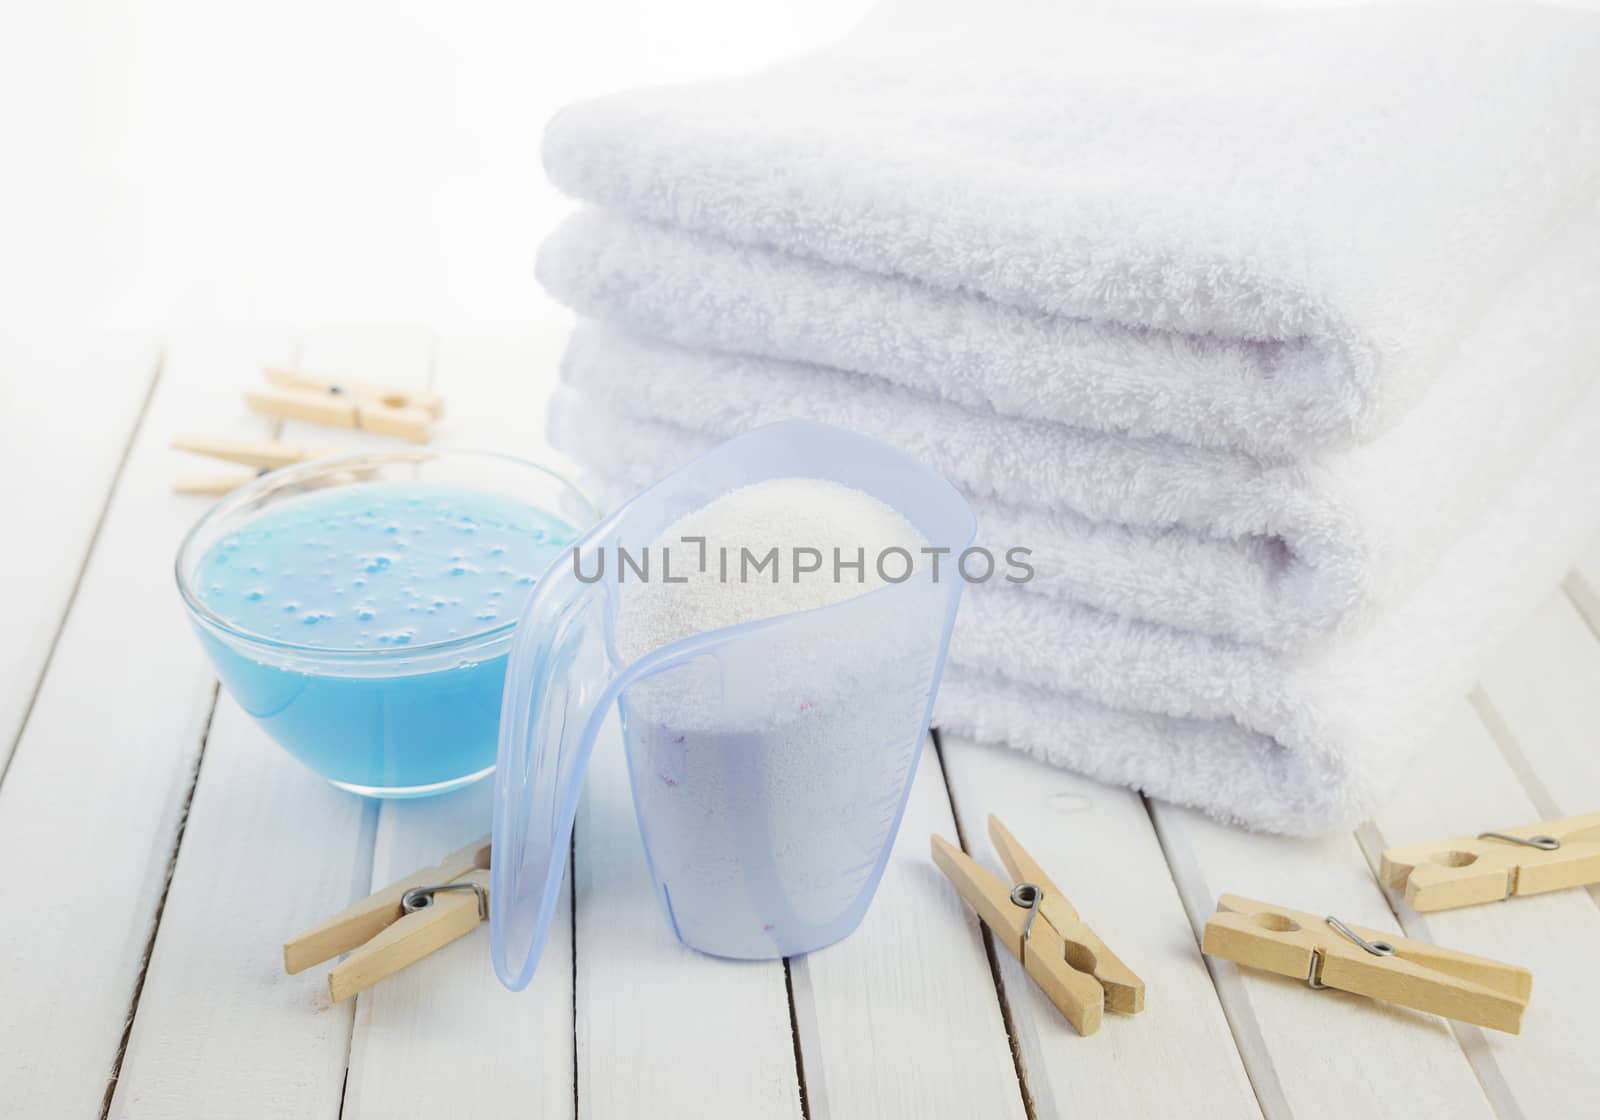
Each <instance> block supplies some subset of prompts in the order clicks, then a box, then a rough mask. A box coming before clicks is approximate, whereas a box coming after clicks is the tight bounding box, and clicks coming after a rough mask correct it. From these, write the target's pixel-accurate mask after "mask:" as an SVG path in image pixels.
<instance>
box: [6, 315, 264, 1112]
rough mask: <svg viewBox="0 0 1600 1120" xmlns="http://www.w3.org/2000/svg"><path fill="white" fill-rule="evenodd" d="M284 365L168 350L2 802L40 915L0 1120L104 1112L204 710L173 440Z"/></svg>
mask: <svg viewBox="0 0 1600 1120" xmlns="http://www.w3.org/2000/svg"><path fill="white" fill-rule="evenodd" d="M287 349H288V346H287V343H286V341H285V340H284V339H282V338H281V337H273V336H260V337H239V336H235V337H233V338H231V339H229V340H227V341H226V342H221V343H216V344H210V345H207V344H203V343H199V342H197V343H196V344H194V345H192V346H187V347H183V348H174V349H170V350H169V351H168V353H167V356H166V360H165V363H164V367H163V373H162V377H161V379H160V382H159V384H158V387H157V391H156V394H155V397H154V399H153V400H152V401H151V404H150V408H149V410H148V412H147V415H146V417H145V422H144V423H143V424H142V425H141V428H140V431H139V434H138V437H137V439H136V440H135V443H134V446H133V449H132V452H131V454H130V456H129V458H128V462H127V465H126V467H125V469H124V470H123V472H122V475H121V477H120V478H119V480H118V482H117V486H116V489H115V491H114V492H113V495H112V499H111V504H110V507H109V509H108V511H107V513H106V517H105V520H104V522H103V524H102V527H101V530H100V534H99V536H98V539H97V543H96V546H95V549H94V552H93V554H92V555H91V556H90V558H89V562H88V565H87V567H86V568H85V570H84V574H83V579H82V582H81V583H80V585H79V588H78V593H77V596H76V598H75V600H74V602H73V606H72V610H71V612H70V614H69V616H68V618H67V620H66V624H65V626H64V627H63V629H62V632H61V636H60V638H59V640H58V643H57V646H56V651H55V655H54V656H53V658H52V659H51V663H50V666H49V669H48V671H47V672H46V674H45V677H44V680H43V682H42V683H41V685H40V688H39V693H38V697H37V699H36V701H35V703H34V707H33V711H32V714H31V716H30V718H29V720H28V724H27V726H26V727H25V728H24V729H23V733H22V737H21V739H20V741H19V743H18V746H17V751H16V754H15V757H14V758H13V759H12V762H11V768H10V771H9V772H8V774H7V775H6V781H5V784H4V785H3V786H0V882H4V883H6V884H7V890H9V891H15V892H17V893H16V895H14V897H19V898H35V899H39V900H41V904H40V905H39V906H38V907H36V908H34V909H32V910H31V911H30V913H29V917H28V920H27V921H12V922H7V923H6V924H5V927H4V931H3V932H0V991H4V992H5V996H6V998H5V999H4V1000H0V1053H3V1054H5V1055H6V1062H7V1074H6V1091H5V1093H4V1094H0V1115H5V1116H21V1117H35V1116H90V1115H94V1114H95V1113H96V1112H98V1111H99V1110H100V1109H101V1107H102V1103H103V1098H104V1096H105V1093H106V1087H107V1078H108V1077H109V1076H110V1074H111V1072H112V1069H113V1067H114V1064H115V1062H116V1058H117V1053H118V1049H119V1046H120V1044H121V1042H122V1038H123V1030H124V1024H125V1021H126V1017H127V1014H128V1009H129V1006H130V1002H131V1000H132V998H133V995H134V992H135V988H136V985H137V983H138V978H139V974H140V969H141V966H142V964H143V961H144V957H145V953H146V949H147V946H148V944H149V939H150V931H151V928H152V924H153V922H154V919H155V915H156V912H157V908H158V906H159V904H160V901H161V898H162V895H163V889H164V887H165V883H166V880H167V874H168V869H169V866H170V861H171V858H172V853H173V849H174V841H175V837H176V835H177V832H178V829H179V827H180V824H181V821H182V818H183V814H184V811H185V805H186V802H187V800H188V797H189V794H190V790H191V787H192V783H193V769H194V765H195V759H196V756H197V754H198V752H199V749H200V744H201V738H202V735H203V733H204V730H205V727H206V722H207V719H208V716H209V713H210V710H211V703H212V694H213V685H212V678H211V674H210V670H209V667H208V666H207V665H206V663H205V658H204V655H203V654H202V653H201V650H200V646H199V644H198V643H197V642H196V641H195V638H194V635H193V633H191V632H190V629H189V625H188V622H187V621H186V620H185V618H184V616H183V611H182V609H181V607H180V606H179V603H178V599H177V594H176V592H175V591H174V590H173V587H172V559H173V555H174V554H175V552H176V550H177V546H178V541H179V539H180V538H181V537H182V535H183V534H184V532H185V531H187V529H188V528H189V525H190V523H191V522H192V521H193V519H194V518H195V516H196V515H197V507H196V506H195V505H194V504H193V503H192V502H186V501H182V500H179V499H177V498H175V497H174V496H173V495H172V494H171V492H170V487H171V480H172V475H173V468H174V464H173V457H172V455H171V453H170V452H169V451H168V450H167V448H166V446H165V445H166V439H167V435H168V433H169V432H171V431H172V430H175V429H177V428H180V427H182V428H202V429H203V428H206V427H208V426H210V425H211V422H212V420H213V419H214V418H215V417H217V416H218V415H219V414H220V415H222V416H229V415H234V414H235V412H234V409H233V406H229V405H223V404H221V400H222V398H224V397H230V396H231V395H232V393H233V392H234V391H236V390H235V389H234V388H233V387H234V386H237V384H238V380H237V374H238V371H240V370H249V369H252V368H254V367H255V366H257V365H259V364H260V363H261V362H263V361H272V360H279V359H281V358H283V357H284V356H285V354H286V352H287ZM223 409H226V411H222V410H223ZM258 430H259V429H258Z"/></svg>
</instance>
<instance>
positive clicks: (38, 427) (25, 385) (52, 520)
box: [0, 337, 160, 775]
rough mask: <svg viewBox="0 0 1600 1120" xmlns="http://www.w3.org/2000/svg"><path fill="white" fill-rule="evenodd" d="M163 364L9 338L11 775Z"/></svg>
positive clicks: (105, 343) (2, 342)
mask: <svg viewBox="0 0 1600 1120" xmlns="http://www.w3.org/2000/svg"><path fill="white" fill-rule="evenodd" d="M159 364H160V348H159V347H158V346H156V345H155V344H154V343H153V342H149V341H145V340H139V339H132V338H78V337H74V338H12V337H7V338H0V415H3V416H4V417H5V425H6V429H5V430H6V436H5V439H4V440H0V478H4V479H6V480H7V482H6V485H5V498H4V501H3V503H0V508H3V510H4V515H5V526H6V536H7V537H8V538H9V539H10V540H12V541H24V542H26V547H12V548H8V549H7V550H6V556H5V560H4V561H3V568H4V578H5V585H6V586H7V587H9V588H12V589H13V590H16V589H26V594H12V595H11V596H9V598H8V601H7V603H6V609H5V625H6V640H5V642H4V643H3V645H0V775H3V774H4V773H5V769H6V762H7V760H9V759H10V757H11V751H12V748H13V747H14V746H15V745H16V741H17V736H18V734H19V733H20V732H21V730H22V721H23V718H24V715H25V713H26V712H27V710H28V706H29V705H30V704H31V703H32V702H33V697H34V692H35V690H36V689H37V688H38V686H39V679H40V675H41V674H42V673H43V672H44V667H45V662H46V660H47V659H48V658H49V656H50V650H51V648H52V647H53V646H54V645H55V640H56V634H57V633H58V632H59V631H60V629H61V623H62V619H63V618H64V617H65V615H66V611H67V604H68V602H69V601H70V600H71V598H72V592H73V588H75V587H76V586H77V582H78V576H79V574H80V573H81V572H82V570H83V563H84V561H86V560H87V559H88V555H89V545H90V543H91V541H93V539H94V534H95V530H96V528H98V526H99V524H100V518H101V516H102V514H103V513H104V511H105V507H106V499H107V496H108V495H109V494H110V493H111V486H112V484H113V483H114V482H115V481H116V477H117V471H118V469H119V468H120V467H121V466H122V459H123V456H124V455H125V454H126V453H127V449H128V444H129V442H130V441H131V440H132V439H133V433H134V428H135V426H136V424H137V423H138V419H139V412H140V410H141V409H142V408H143V406H144V402H145V399H146V397H147V396H148V395H149V392H150V384H151V381H152V379H153V378H154V377H155V373H156V369H157V367H158V366H159Z"/></svg>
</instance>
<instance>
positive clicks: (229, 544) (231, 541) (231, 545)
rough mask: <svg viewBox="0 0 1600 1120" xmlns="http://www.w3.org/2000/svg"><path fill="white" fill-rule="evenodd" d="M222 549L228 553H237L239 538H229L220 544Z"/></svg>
mask: <svg viewBox="0 0 1600 1120" xmlns="http://www.w3.org/2000/svg"><path fill="white" fill-rule="evenodd" d="M222 547H223V548H225V549H227V550H228V551H229V552H237V551H238V550H239V538H238V537H229V538H228V539H227V540H225V541H223V542H222Z"/></svg>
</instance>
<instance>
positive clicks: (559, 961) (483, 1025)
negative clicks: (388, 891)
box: [342, 782, 573, 1120]
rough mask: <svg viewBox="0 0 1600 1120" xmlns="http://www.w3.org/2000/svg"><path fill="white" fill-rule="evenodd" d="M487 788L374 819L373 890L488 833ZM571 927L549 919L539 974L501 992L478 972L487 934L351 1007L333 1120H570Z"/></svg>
mask: <svg viewBox="0 0 1600 1120" xmlns="http://www.w3.org/2000/svg"><path fill="white" fill-rule="evenodd" d="M493 793H494V786H493V784H492V783H490V782H479V783H478V784H477V785H475V786H471V787H469V788H467V789H465V790H460V791H458V792H456V793H452V794H447V795H445V796H443V797H434V798H427V799H425V800H419V801H399V802H394V803H392V804H387V805H385V806H384V807H383V814H382V819H381V822H380V824H379V828H378V844H377V857H376V860H375V863H374V870H373V875H372V880H373V886H374V887H380V886H383V885H384V884H386V883H390V882H393V881H394V880H396V879H398V878H400V877H401V876H402V875H405V874H407V873H408V872H411V871H415V870H416V869H417V868H419V867H425V866H427V865H428V864H429V863H430V862H432V861H433V860H436V859H438V858H439V857H440V856H441V855H444V854H445V853H446V852H450V851H454V850H455V849H456V848H459V847H461V846H463V845H465V844H467V843H470V842H471V841H472V840H473V838H474V837H477V836H481V835H482V834H484V833H485V832H487V831H488V826H489V820H490V817H491V816H492V814H493V808H492V804H493V803H492V800H491V798H492V796H493ZM571 933H572V915H571V911H570V909H569V901H563V904H562V905H561V906H560V907H558V908H557V910H556V915H555V924H554V925H553V927H552V928H551V933H550V942H549V944H548V945H547V946H546V947H545V955H544V963H543V964H542V966H541V967H540V970H539V975H538V977H537V978H536V979H535V980H534V982H533V984H532V985H531V986H530V987H529V988H528V990H526V991H523V992H508V991H506V990H505V989H504V988H502V987H501V986H500V981H499V980H498V979H497V978H496V977H495V974H494V969H493V967H492V966H491V964H490V961H489V934H488V930H487V929H483V930H480V931H479V932H478V933H475V934H472V935H470V936H468V937H464V938H462V939H461V940H460V941H457V942H455V943H454V944H453V945H449V946H447V947H445V948H444V949H443V950H441V951H440V952H438V953H436V954H434V955H433V956H431V957H428V958H427V959H426V960H423V961H421V962H420V963H418V964H416V965H413V966H412V967H411V968H409V969H407V970H405V971H404V972H402V973H399V974H398V975H396V976H393V977H390V978H389V979H388V980H385V981H384V982H383V983H382V984H379V985H378V986H377V987H375V988H372V989H371V990H369V991H366V992H363V993H361V995H360V996H358V997H357V1002H356V1021H355V1039H354V1042H353V1043H352V1044H351V1050H350V1080H349V1086H348V1088H347V1090H346V1094H345V1104H344V1112H343V1114H342V1115H343V1117H344V1120H360V1118H363V1117H372V1118H374V1120H378V1118H381V1120H395V1118H398V1117H404V1116H416V1117H434V1116H452V1115H453V1116H461V1117H471V1118H472V1120H495V1118H497V1117H506V1118H508V1120H509V1118H511V1117H522V1116H538V1117H543V1118H546V1120H557V1118H559V1117H571V1116H572V1115H573V1093H572V1078H573V1037H572V936H571Z"/></svg>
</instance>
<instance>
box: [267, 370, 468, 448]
mask: <svg viewBox="0 0 1600 1120" xmlns="http://www.w3.org/2000/svg"><path fill="white" fill-rule="evenodd" d="M265 376H266V379H267V384H266V385H265V386H263V387H260V388H255V389H247V390H245V394H244V398H245V402H246V403H247V404H248V405H249V406H250V409H251V411H253V412H259V413H263V414H265V415H267V416H276V417H279V418H280V419H283V420H305V421H309V422H310V423H312V424H329V425H332V426H333V427H337V428H361V429H363V430H365V431H369V432H377V433H378V434H380V435H386V436H399V437H401V438H402V439H409V440H411V441H413V442H415V443H427V442H428V441H429V440H430V439H432V438H433V422H434V421H435V420H437V419H438V418H439V417H440V416H443V415H444V399H443V398H442V397H440V396H439V395H438V394H437V393H430V392H428V391H427V390H425V389H410V388H404V387H400V386H394V385H380V384H378V383H376V382H371V381H353V380H350V379H348V378H339V377H328V376H324V375H322V374H316V373H307V372H305V371H304V370H297V369H278V368H269V369H267V370H266V371H265Z"/></svg>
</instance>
